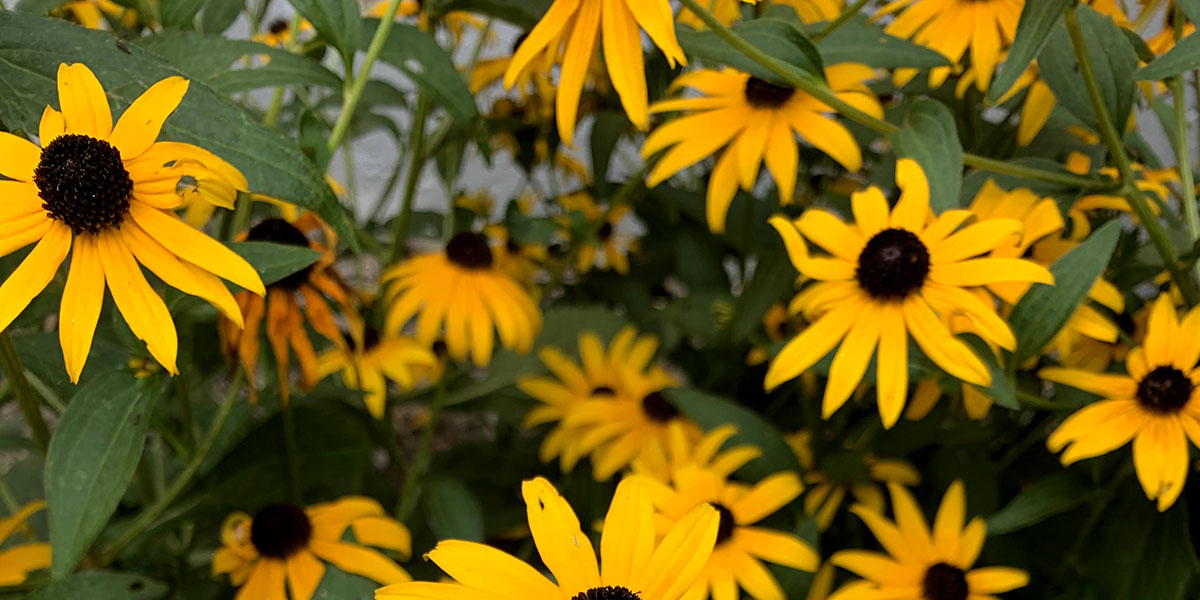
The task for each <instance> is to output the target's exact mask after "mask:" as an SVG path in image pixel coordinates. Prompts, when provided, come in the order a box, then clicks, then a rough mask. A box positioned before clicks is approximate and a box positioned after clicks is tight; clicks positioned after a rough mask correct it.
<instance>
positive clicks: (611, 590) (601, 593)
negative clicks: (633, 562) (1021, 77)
mask: <svg viewBox="0 0 1200 600" xmlns="http://www.w3.org/2000/svg"><path fill="white" fill-rule="evenodd" d="M571 600H641V596H639V595H638V592H634V591H630V589H629V588H627V587H622V586H619V585H606V586H604V587H594V588H592V589H590V590H588V591H586V592H579V593H578V594H575V596H574V597H573V598H571Z"/></svg>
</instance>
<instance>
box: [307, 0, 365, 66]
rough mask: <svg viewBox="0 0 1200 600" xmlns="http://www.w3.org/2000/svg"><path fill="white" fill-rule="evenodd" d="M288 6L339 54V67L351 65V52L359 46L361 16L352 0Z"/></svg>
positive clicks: (316, 0)
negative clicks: (340, 64) (301, 16)
mask: <svg viewBox="0 0 1200 600" xmlns="http://www.w3.org/2000/svg"><path fill="white" fill-rule="evenodd" d="M292 5H293V6H295V7H296V10H298V11H300V14H301V15H304V18H306V19H308V20H309V22H310V23H312V26H313V29H316V30H317V33H319V34H321V37H323V38H325V40H326V41H328V42H329V44H330V45H332V46H333V47H334V48H337V50H338V52H340V53H341V55H342V64H345V65H351V64H354V63H353V59H354V53H355V52H356V51H357V50H358V49H359V47H360V46H361V45H362V39H363V33H364V32H363V28H362V16H360V14H359V11H360V9H359V7H358V2H356V1H355V0H293V2H292Z"/></svg>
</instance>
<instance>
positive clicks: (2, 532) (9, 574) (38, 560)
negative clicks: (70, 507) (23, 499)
mask: <svg viewBox="0 0 1200 600" xmlns="http://www.w3.org/2000/svg"><path fill="white" fill-rule="evenodd" d="M43 508H46V503H45V502H42V501H40V500H39V501H37V502H30V503H29V504H26V505H25V506H23V507H22V508H21V509H20V510H18V511H17V512H16V513H14V514H12V515H10V516H7V517H3V518H0V587H7V586H13V585H21V584H22V583H25V580H26V579H27V578H28V577H29V574H30V573H32V572H34V571H40V570H42V569H46V568H49V567H50V544H47V543H45V542H29V543H25V544H12V545H9V546H8V547H4V546H5V544H4V542H6V541H7V540H8V538H9V537H10V536H12V534H13V533H14V532H16V531H17V530H19V529H21V527H22V526H24V524H25V521H26V520H27V519H29V517H30V516H32V515H33V514H34V513H36V512H37V511H39V510H42V509H43Z"/></svg>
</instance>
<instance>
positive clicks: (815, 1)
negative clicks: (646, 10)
mask: <svg viewBox="0 0 1200 600" xmlns="http://www.w3.org/2000/svg"><path fill="white" fill-rule="evenodd" d="M697 3H698V4H699V5H700V6H702V7H704V8H705V9H706V10H708V12H710V13H712V16H714V17H716V19H717V20H718V21H720V22H721V24H722V25H730V24H732V23H733V22H734V21H737V20H739V19H741V17H742V11H741V8H740V7H741V6H742V5H743V4H758V3H759V0H698V2H697ZM762 3H764V4H768V5H771V6H790V7H791V8H792V9H793V10H795V11H796V15H797V16H798V17H800V20H801V21H804V22H805V23H819V22H821V21H832V20H834V19H836V18H837V16H838V15H839V14H841V12H842V0H762ZM676 19H677V20H678V21H679V22H680V23H684V24H686V25H690V26H692V27H694V28H696V29H704V22H703V21H701V20H700V18H699V17H697V16H696V15H694V14H692V11H690V10H688V9H686V8H685V9H683V10H682V11H680V12H679V16H678V17H676Z"/></svg>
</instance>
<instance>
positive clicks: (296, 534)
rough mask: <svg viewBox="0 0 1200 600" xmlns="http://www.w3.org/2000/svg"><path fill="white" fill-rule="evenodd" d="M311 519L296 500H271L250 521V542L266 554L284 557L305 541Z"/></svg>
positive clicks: (310, 535) (309, 536)
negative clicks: (281, 502) (288, 502)
mask: <svg viewBox="0 0 1200 600" xmlns="http://www.w3.org/2000/svg"><path fill="white" fill-rule="evenodd" d="M311 538H312V523H311V522H310V521H309V520H308V515H307V514H305V513H304V509H302V508H300V507H299V506H296V505H295V504H272V505H270V506H267V507H265V508H263V509H262V510H260V511H258V513H257V514H255V515H254V520H253V521H252V522H251V523H250V542H251V543H253V544H254V548H255V549H256V550H258V553H259V554H261V555H263V556H266V557H268V558H287V557H289V556H291V555H293V554H295V553H296V552H298V551H299V550H300V549H302V548H304V547H305V546H307V545H308V541H309V539H311Z"/></svg>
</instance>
